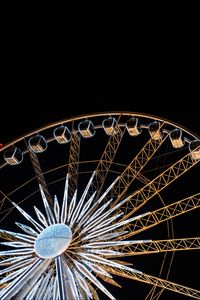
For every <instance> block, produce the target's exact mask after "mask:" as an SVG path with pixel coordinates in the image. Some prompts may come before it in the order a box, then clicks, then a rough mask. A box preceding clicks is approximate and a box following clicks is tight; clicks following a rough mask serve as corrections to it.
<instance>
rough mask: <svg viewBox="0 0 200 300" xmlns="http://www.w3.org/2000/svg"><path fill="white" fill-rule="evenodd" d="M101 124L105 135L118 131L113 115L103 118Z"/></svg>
mask: <svg viewBox="0 0 200 300" xmlns="http://www.w3.org/2000/svg"><path fill="white" fill-rule="evenodd" d="M102 126H103V129H104V130H105V132H106V134H107V135H113V134H115V133H117V131H118V125H117V121H116V119H115V118H113V117H109V118H107V119H105V120H103V122H102Z"/></svg>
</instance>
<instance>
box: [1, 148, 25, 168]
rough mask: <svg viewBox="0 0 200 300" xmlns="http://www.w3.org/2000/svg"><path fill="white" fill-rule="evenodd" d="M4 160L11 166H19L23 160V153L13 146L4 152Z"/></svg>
mask: <svg viewBox="0 0 200 300" xmlns="http://www.w3.org/2000/svg"><path fill="white" fill-rule="evenodd" d="M4 159H5V161H6V162H7V163H8V164H9V165H18V164H19V163H20V162H22V160H23V153H22V151H21V150H20V149H19V148H17V147H15V146H13V147H10V148H9V149H7V150H6V151H5V152H4Z"/></svg>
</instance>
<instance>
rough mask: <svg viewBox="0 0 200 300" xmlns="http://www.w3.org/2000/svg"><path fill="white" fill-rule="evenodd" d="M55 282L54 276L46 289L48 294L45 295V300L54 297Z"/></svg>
mask: <svg viewBox="0 0 200 300" xmlns="http://www.w3.org/2000/svg"><path fill="white" fill-rule="evenodd" d="M53 283H54V278H53V277H52V278H51V280H50V283H49V285H48V288H47V290H46V294H45V295H44V300H51V299H52V291H53Z"/></svg>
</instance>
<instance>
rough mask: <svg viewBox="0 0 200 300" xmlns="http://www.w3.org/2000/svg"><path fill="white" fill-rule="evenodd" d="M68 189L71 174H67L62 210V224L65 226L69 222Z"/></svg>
mask: <svg viewBox="0 0 200 300" xmlns="http://www.w3.org/2000/svg"><path fill="white" fill-rule="evenodd" d="M68 189H69V174H68V173H67V176H66V181H65V189H64V196H63V202H62V210H61V223H64V224H65V222H66V220H67V201H68Z"/></svg>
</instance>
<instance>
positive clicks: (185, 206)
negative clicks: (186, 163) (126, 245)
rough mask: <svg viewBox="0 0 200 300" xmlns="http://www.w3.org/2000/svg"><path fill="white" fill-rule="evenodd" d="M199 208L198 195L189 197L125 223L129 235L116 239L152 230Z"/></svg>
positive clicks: (199, 198) (199, 199)
mask: <svg viewBox="0 0 200 300" xmlns="http://www.w3.org/2000/svg"><path fill="white" fill-rule="evenodd" d="M199 207H200V193H197V194H195V195H192V196H190V197H187V198H184V199H182V200H179V201H177V202H175V203H172V204H170V205H168V206H164V207H162V208H159V209H157V210H154V211H152V212H148V213H146V214H144V215H143V216H141V218H137V219H136V220H135V221H133V222H132V223H127V225H126V226H127V229H129V233H127V234H126V235H123V236H121V237H119V238H118V239H125V238H128V237H130V236H133V235H135V234H138V233H139V232H142V231H144V230H147V229H149V228H152V227H154V226H156V225H158V224H160V223H162V222H165V221H167V220H170V219H172V218H175V217H178V216H180V215H182V214H185V213H187V212H190V211H192V210H194V209H196V208H199Z"/></svg>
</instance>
